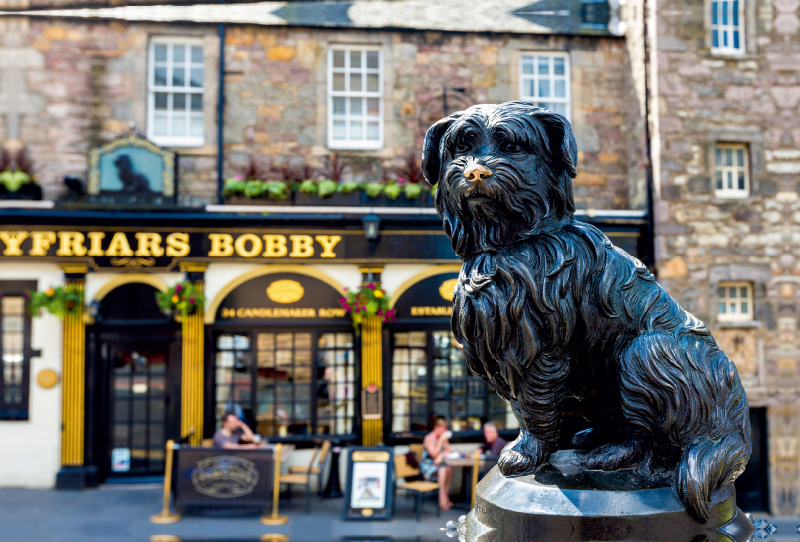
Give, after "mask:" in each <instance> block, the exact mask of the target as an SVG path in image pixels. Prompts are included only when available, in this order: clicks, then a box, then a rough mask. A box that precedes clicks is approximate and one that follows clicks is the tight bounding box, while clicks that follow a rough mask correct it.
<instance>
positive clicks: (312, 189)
mask: <svg viewBox="0 0 800 542" xmlns="http://www.w3.org/2000/svg"><path fill="white" fill-rule="evenodd" d="M318 191H319V185H318V184H317V182H316V181H314V180H312V179H306V180H305V181H303V182H301V183H300V192H301V193H303V194H316V193H317V192H318Z"/></svg>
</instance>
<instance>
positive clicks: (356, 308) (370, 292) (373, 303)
mask: <svg viewBox="0 0 800 542" xmlns="http://www.w3.org/2000/svg"><path fill="white" fill-rule="evenodd" d="M390 301H391V300H390V298H389V295H388V294H387V293H386V290H384V289H383V288H381V287H380V284H379V283H377V282H372V281H367V282H364V283H362V284H361V287H359V289H358V290H350V289H349V288H345V289H344V297H342V298H341V299H339V303H341V304H342V308H343V309H344V310H346V311H347V312H348V313H350V317H351V318H352V319H353V327H354V328H355V330H356V335H359V334H360V333H361V323H362V322H363V321H364V320H365V319H366V318H369V317H370V316H380V317H382V318H383V321H384V323H389V322H394V321H395V319H396V318H397V311H396V309H393V308H392V309H390V308H389V305H390V304H391V303H390Z"/></svg>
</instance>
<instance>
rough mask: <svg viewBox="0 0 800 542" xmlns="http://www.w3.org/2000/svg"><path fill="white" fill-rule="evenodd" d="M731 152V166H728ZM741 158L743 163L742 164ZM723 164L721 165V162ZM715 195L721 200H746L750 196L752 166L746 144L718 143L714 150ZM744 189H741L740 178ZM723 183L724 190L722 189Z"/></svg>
mask: <svg viewBox="0 0 800 542" xmlns="http://www.w3.org/2000/svg"><path fill="white" fill-rule="evenodd" d="M729 151H730V154H731V164H730V165H728V164H727V159H726V158H727V154H728V152H729ZM739 151H741V152H739ZM740 158H741V162H742V163H739V162H740ZM720 160H721V162H722V164H720V163H719V162H720ZM713 164H714V177H713V181H712V182H713V183H714V195H715V196H716V197H718V198H720V199H746V198H748V197H749V196H750V164H749V156H748V146H747V145H746V144H744V143H718V144H717V145H715V148H714V161H713ZM740 176H742V178H743V180H744V187H743V188H740V187H739V177H740ZM720 183H722V188H720Z"/></svg>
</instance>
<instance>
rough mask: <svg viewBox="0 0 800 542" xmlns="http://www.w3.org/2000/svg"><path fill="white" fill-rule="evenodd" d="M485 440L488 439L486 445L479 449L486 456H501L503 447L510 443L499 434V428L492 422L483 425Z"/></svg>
mask: <svg viewBox="0 0 800 542" xmlns="http://www.w3.org/2000/svg"><path fill="white" fill-rule="evenodd" d="M483 438H484V439H486V443H485V444H484V445H483V446H481V447H480V448H478V449H479V450H480V451H481V453H483V454H486V455H500V452H502V451H503V447H505V445H506V444H508V441H507V440H506V439H504V438H503V437H501V436H500V435H499V434H498V433H497V426H496V425H495V424H493V423H492V422H486V423H485V424H483Z"/></svg>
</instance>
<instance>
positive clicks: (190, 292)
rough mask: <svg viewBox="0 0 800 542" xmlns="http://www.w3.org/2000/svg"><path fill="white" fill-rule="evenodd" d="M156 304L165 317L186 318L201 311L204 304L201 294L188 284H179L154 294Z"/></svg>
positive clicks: (204, 300)
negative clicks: (177, 315)
mask: <svg viewBox="0 0 800 542" xmlns="http://www.w3.org/2000/svg"><path fill="white" fill-rule="evenodd" d="M156 304H158V308H159V309H161V312H163V313H164V314H167V315H170V316H171V315H175V314H180V315H181V316H187V315H189V314H194V312H195V311H197V310H198V309H200V310H202V309H203V307H204V306H205V304H206V297H205V296H204V295H203V292H201V291H199V290H198V288H197V287H196V286H195V285H194V284H192V283H190V282H179V283H178V284H176V285H175V286H173V287H172V288H167V290H166V291H164V292H156Z"/></svg>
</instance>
